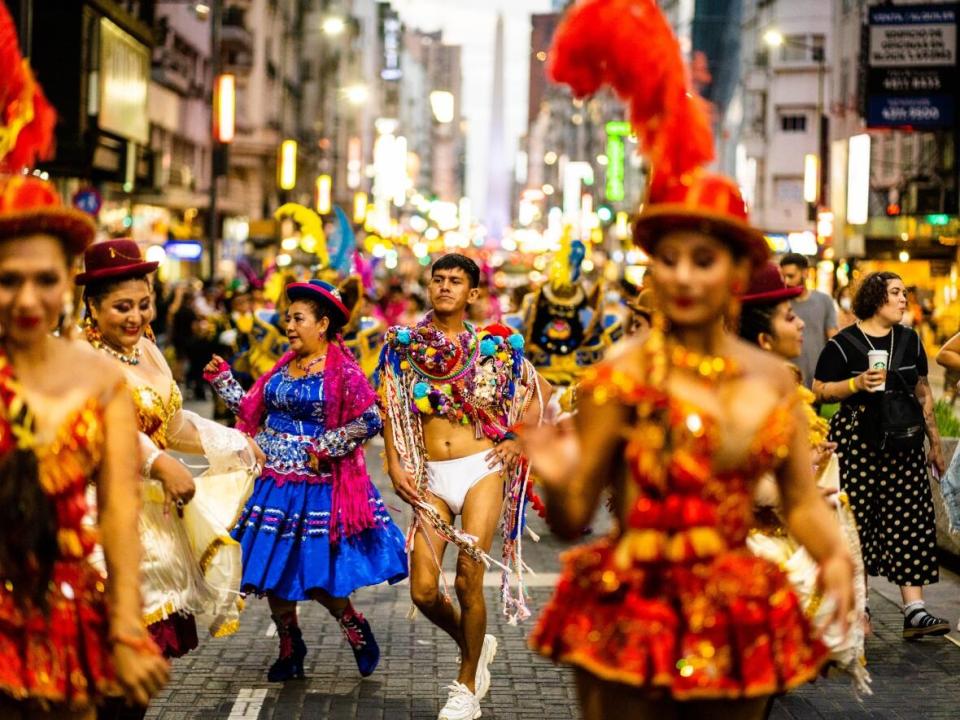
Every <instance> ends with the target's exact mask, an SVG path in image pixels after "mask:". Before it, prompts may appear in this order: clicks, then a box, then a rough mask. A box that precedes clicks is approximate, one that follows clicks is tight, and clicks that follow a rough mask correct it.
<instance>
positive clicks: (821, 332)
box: [780, 253, 838, 388]
mask: <svg viewBox="0 0 960 720" xmlns="http://www.w3.org/2000/svg"><path fill="white" fill-rule="evenodd" d="M809 267H810V263H809V261H808V260H807V258H805V257H804V256H803V255H800V254H798V253H789V254H787V255H784V256H783V259H782V260H780V271H781V272H782V273H783V281H784V282H785V283H786V285H787V287H799V288H803V293H802V294H801V295H799V296H798V297H797V298H796V299H795V300H794V301H793V312H794V313H795V314H796V315H797V316H798V317H799V318H800V319H801V320H803V352H801V353H800V355H799V356H797V357H795V358H794V359H793V361H792V362H793V364H794V365H796V366H797V367H798V368H800V374H801V375H802V376H803V384H804V385H806V386H807V387H808V388H809V387H810V386H811V385H812V384H813V371H814V370H815V369H816V367H817V358H818V357H820V352H821V351H822V350H823V348H824V346H825V345H826V344H827V340H829V339H830V338H832V337H833V336H834V335H836V334H837V332H838V328H837V308H836V307H835V306H834V304H833V298H831V297H830V296H829V295H827V294H826V293H822V292H820V291H819V290H810V289H809V288H808V287H807V278H806V276H807V270H808V268H809Z"/></svg>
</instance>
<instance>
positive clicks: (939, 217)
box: [927, 213, 950, 225]
mask: <svg viewBox="0 0 960 720" xmlns="http://www.w3.org/2000/svg"><path fill="white" fill-rule="evenodd" d="M927 222H928V223H930V224H931V225H949V224H950V216H949V215H947V214H945V213H935V214H933V215H927Z"/></svg>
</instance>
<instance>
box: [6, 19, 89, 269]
mask: <svg viewBox="0 0 960 720" xmlns="http://www.w3.org/2000/svg"><path fill="white" fill-rule="evenodd" d="M56 119H57V116H56V113H55V112H54V110H53V108H52V107H51V105H50V103H49V102H47V99H46V97H44V94H43V90H42V89H41V88H40V85H39V84H38V83H37V81H36V79H35V78H34V77H33V71H32V70H31V69H30V65H29V63H27V61H26V60H25V59H24V58H23V56H22V55H21V53H20V43H19V42H18V40H17V31H16V28H15V27H14V24H13V18H11V17H10V13H9V12H8V10H7V7H6V5H4V3H3V2H2V0H0V172H2V173H4V174H2V175H0V239H2V238H8V237H16V236H25V235H32V234H35V233H50V234H52V235H55V236H57V237H60V238H62V239H63V240H64V241H65V242H66V243H67V244H68V245H69V247H70V249H71V250H72V251H74V252H81V251H82V250H83V249H84V248H85V247H86V246H87V245H88V244H90V242H91V241H92V240H93V236H94V232H95V228H94V225H93V221H92V220H91V219H90V217H89V216H87V215H85V214H83V213H81V212H80V211H78V210H73V209H72V208H65V207H63V205H62V204H61V202H60V196H59V195H58V194H57V192H56V190H55V189H54V187H53V186H52V185H51V184H50V183H47V182H44V181H43V180H40V179H39V178H37V177H34V176H31V175H24V174H22V173H23V171H24V170H25V169H27V168H30V167H33V165H34V164H35V163H37V162H38V161H40V160H48V159H49V158H51V157H52V156H53V145H54V141H53V127H54V124H55V123H56Z"/></svg>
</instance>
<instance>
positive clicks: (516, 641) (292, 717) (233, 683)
mask: <svg viewBox="0 0 960 720" xmlns="http://www.w3.org/2000/svg"><path fill="white" fill-rule="evenodd" d="M369 467H370V468H371V472H373V473H374V475H375V477H376V479H377V481H378V484H379V485H380V486H381V488H385V487H387V485H386V481H385V480H384V478H383V476H382V474H381V473H380V470H379V468H380V463H379V462H370V464H369ZM384 494H385V495H386V496H387V501H388V502H389V503H390V504H393V505H395V504H396V502H395V501H394V500H393V498H392V493H389V492H385V493H384ZM532 525H533V528H534V530H536V531H537V532H538V533H539V534H540V535H541V537H542V538H543V540H542V542H541V543H539V544H534V543H527V545H526V546H525V548H524V559H525V560H526V561H527V562H528V563H529V564H530V565H531V566H532V567H533V568H534V569H535V570H537V571H538V572H539V573H541V574H543V573H556V572H558V570H559V561H558V555H559V553H560V552H561V551H562V549H563V548H564V546H563V545H562V544H561V543H559V542H558V541H556V540H555V539H553V538H552V537H551V536H550V535H549V533H548V532H546V531H545V530H544V528H543V527H542V524H541V523H540V522H539V519H534V520H533V521H532ZM447 559H448V563H447V565H448V566H450V567H451V568H452V565H453V554H452V553H448V558H447ZM942 582H943V583H944V584H947V583H952V584H953V588H954V592H953V596H954V597H957V598H960V582H958V579H957V576H956V575H954V574H952V573H950V572H949V571H944V572H943V574H942ZM944 590H947V588H944ZM485 592H486V599H487V606H488V609H489V611H490V617H489V631H490V632H493V633H495V634H496V635H497V637H498V638H499V641H500V649H499V652H498V653H497V656H496V660H495V662H494V664H493V665H492V666H491V674H492V678H493V684H492V687H491V690H490V695H489V696H488V697H487V699H486V700H485V701H484V703H483V717H484V718H485V720H491V719H492V720H531V718H533V719H535V720H572V719H573V718H576V717H578V713H577V709H576V692H575V688H574V683H573V673H572V671H571V670H570V669H569V668H558V667H556V666H554V665H553V664H551V663H550V662H549V661H547V660H545V659H544V658H541V657H539V656H536V655H534V654H533V653H531V652H530V651H529V650H528V649H527V645H526V636H527V634H529V632H530V630H531V628H532V621H528V622H527V623H525V624H524V625H522V626H519V627H516V626H511V625H509V624H508V623H507V622H506V621H505V619H504V618H503V616H502V615H501V614H500V613H499V612H498V611H497V608H498V588H496V587H492V586H491V587H487V588H486V590H485ZM530 594H531V599H530V606H531V609H532V610H533V611H534V613H536V612H537V610H538V609H539V608H541V607H542V606H543V605H544V603H545V602H546V601H547V600H548V599H549V597H550V595H551V589H550V588H549V587H532V588H531V589H530ZM354 602H355V604H356V606H357V607H358V608H359V609H360V610H361V611H362V612H363V613H364V614H365V615H366V616H367V618H368V619H369V620H370V622H371V624H372V626H373V629H374V632H375V633H376V635H377V638H378V642H379V643H380V646H381V650H382V653H383V656H382V659H381V664H380V667H379V668H378V669H377V671H376V673H375V674H374V675H373V676H371V677H370V678H367V679H361V678H360V677H359V675H358V674H357V671H356V664H355V662H354V658H353V654H352V652H351V651H350V648H349V646H348V645H347V644H346V642H344V640H343V637H342V635H341V634H340V632H339V631H338V630H337V629H336V626H335V625H333V624H332V621H331V619H330V616H329V614H328V613H327V612H326V611H325V610H324V609H323V608H322V607H320V606H319V605H317V604H312V603H303V604H301V607H300V613H301V621H300V625H301V627H302V628H303V629H304V635H305V639H306V641H307V645H308V648H309V650H308V655H307V660H306V673H307V677H306V679H304V680H302V681H300V680H298V681H292V682H289V683H286V684H278V683H269V682H267V680H266V674H267V669H268V668H269V666H270V664H271V663H272V662H273V660H274V658H275V657H276V651H277V639H276V637H275V636H273V637H268V636H267V629H268V628H269V627H270V626H271V622H270V617H269V615H270V613H269V609H268V607H267V603H266V601H264V600H257V599H250V600H249V602H248V605H247V609H246V610H245V611H244V614H243V616H242V618H241V627H240V630H239V631H238V632H237V633H236V634H235V635H234V636H232V637H230V638H223V639H216V640H214V639H208V640H206V641H204V642H202V644H201V647H200V648H198V649H197V650H196V651H194V652H193V653H191V654H189V655H187V656H186V657H184V658H182V659H180V660H177V661H175V662H174V664H173V677H172V680H171V683H170V687H169V688H167V689H166V690H165V691H164V692H163V693H162V694H161V695H160V696H159V697H158V698H156V699H155V700H154V702H153V703H152V705H151V707H150V710H149V712H148V714H147V718H148V720H194V719H199V718H203V720H208V719H210V718H219V719H221V720H231V719H233V720H254V719H256V720H299V719H300V718H304V719H311V720H312V719H313V718H317V719H320V718H323V719H324V720H327V719H329V720H357V719H359V720H420V719H423V720H436V717H437V713H438V712H439V710H440V708H441V706H442V704H443V702H444V701H445V700H446V690H445V686H446V685H447V684H449V683H450V682H451V681H452V680H453V679H454V678H455V677H456V670H457V664H456V649H455V648H454V647H453V644H452V641H451V640H450V639H449V638H448V637H447V636H446V635H445V634H444V633H443V632H442V631H440V630H438V629H437V628H435V627H433V626H432V625H431V624H430V623H429V622H428V621H427V620H426V619H425V618H423V617H422V616H418V617H417V618H416V619H415V620H414V621H412V622H411V621H409V620H408V619H407V612H408V610H409V609H410V600H409V586H407V585H401V586H394V587H389V586H381V587H377V588H364V589H362V590H360V591H358V592H357V593H356V595H355V596H354ZM870 607H871V610H872V612H873V619H874V627H875V630H876V633H875V635H874V637H872V638H870V639H869V640H868V644H867V657H868V659H869V669H870V672H871V673H872V674H873V678H874V685H873V687H874V695H873V696H871V697H866V698H863V699H862V700H858V699H857V698H855V696H854V695H853V692H852V690H851V687H850V684H849V682H847V681H845V680H844V679H842V678H837V679H832V678H831V679H827V680H823V679H821V680H818V681H817V682H815V683H813V684H810V685H807V686H805V687H803V688H800V689H798V690H796V691H795V692H793V693H791V694H790V695H788V696H786V697H784V698H781V699H778V700H777V701H776V703H775V705H774V708H773V711H772V715H771V719H772V720H820V719H830V720H833V719H837V720H840V719H842V720H940V719H943V720H947V718H950V719H951V720H955V719H956V718H958V717H960V690H958V689H957V688H958V685H957V678H958V677H960V647H958V646H957V645H955V644H953V643H951V642H950V641H949V640H947V639H944V638H931V639H927V640H921V641H918V642H904V641H903V640H902V639H901V637H900V633H901V623H902V616H901V615H900V612H899V608H898V607H897V606H896V605H894V604H893V603H892V602H890V601H889V600H887V599H886V598H885V597H884V596H883V595H881V594H879V593H878V592H877V591H872V592H871V598H870ZM953 612H954V614H952V615H951V616H950V617H951V619H952V620H953V619H955V618H956V612H957V611H956V610H955V609H954V610H953ZM624 720H626V719H624Z"/></svg>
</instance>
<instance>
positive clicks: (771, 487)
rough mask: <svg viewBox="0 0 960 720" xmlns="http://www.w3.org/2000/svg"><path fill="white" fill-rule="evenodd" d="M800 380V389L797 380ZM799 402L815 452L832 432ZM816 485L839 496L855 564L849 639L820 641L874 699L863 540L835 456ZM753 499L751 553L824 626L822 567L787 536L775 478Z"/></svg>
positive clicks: (804, 393) (834, 632) (834, 630)
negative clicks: (772, 568) (782, 577)
mask: <svg viewBox="0 0 960 720" xmlns="http://www.w3.org/2000/svg"><path fill="white" fill-rule="evenodd" d="M791 367H793V366H791ZM797 380H798V383H799V377H798V378H797ZM797 396H798V398H799V402H800V404H801V406H802V407H803V411H804V415H805V416H806V418H807V425H808V428H809V442H810V447H811V448H814V449H815V448H817V447H818V446H819V445H821V444H822V443H823V442H825V441H826V439H827V434H828V432H829V429H830V426H829V424H828V423H827V421H826V420H825V419H823V418H821V417H820V416H819V415H817V413H816V412H815V411H814V409H813V403H814V400H815V399H816V398H815V397H814V395H813V393H812V392H810V390H808V389H807V388H806V387H804V386H803V385H798V386H797ZM817 484H818V486H819V487H821V488H824V489H829V490H832V491H835V492H836V495H834V496H832V497H830V498H829V499H828V503H829V504H830V506H831V507H832V508H833V510H834V512H835V514H836V518H837V523H838V525H839V526H840V530H841V534H842V536H843V539H844V543H845V545H846V547H847V552H848V553H849V554H850V558H851V560H852V562H853V587H854V590H855V592H854V607H853V612H854V616H855V618H856V620H855V621H854V622H851V623H850V624H849V626H848V628H847V632H846V633H842V632H840V629H839V628H838V627H836V626H830V627H826V628H825V629H824V631H823V633H822V634H821V635H820V640H821V641H822V642H823V644H824V645H826V646H827V648H828V649H829V650H830V660H831V662H832V663H833V664H834V665H835V667H836V668H838V669H839V670H841V671H842V672H844V673H847V674H848V675H849V676H850V677H851V678H852V679H853V683H854V688H855V689H856V691H857V692H859V693H863V694H866V695H869V694H872V691H871V690H870V682H871V678H870V673H869V672H867V668H866V656H865V654H864V629H863V624H862V622H860V619H861V618H863V617H864V615H865V612H866V604H867V596H866V582H865V580H866V578H865V576H864V567H863V557H862V554H861V550H860V535H859V533H858V532H857V523H856V520H855V519H854V517H853V511H852V510H851V509H850V500H849V498H848V497H847V494H846V493H845V492H842V491H839V490H840V466H839V464H838V462H837V458H836V456H835V455H831V456H830V459H829V461H828V462H827V463H826V464H825V465H824V466H823V467H822V468H821V469H820V472H819V476H818V478H817ZM837 491H839V492H837ZM755 498H756V499H757V503H758V507H757V510H756V514H757V521H758V522H757V527H756V528H753V529H752V530H751V531H750V535H749V537H748V538H747V547H749V548H750V550H751V551H752V552H753V553H754V554H755V555H757V556H759V557H762V558H766V559H767V560H769V561H771V562H774V563H776V564H777V566H778V567H779V568H780V569H781V570H783V572H784V573H786V575H787V577H788V578H789V580H790V583H791V584H792V585H793V588H794V590H796V592H797V594H798V595H799V598H800V604H801V606H802V607H803V610H804V612H805V613H806V614H807V617H808V618H810V620H811V622H813V623H814V624H816V625H823V624H825V623H826V621H827V620H828V619H829V615H830V613H831V611H832V608H831V607H830V606H829V605H828V604H825V603H824V602H823V595H822V593H821V592H820V590H819V588H818V575H819V566H818V565H817V562H816V560H814V559H813V558H812V557H811V556H810V553H809V552H807V550H806V548H804V547H803V546H802V545H800V544H799V543H798V542H797V541H796V540H794V539H793V538H792V537H791V536H790V534H789V532H788V531H787V528H786V525H785V524H784V522H783V520H782V518H781V516H780V512H779V505H780V499H779V492H778V490H777V487H776V481H775V480H774V478H773V477H772V476H770V475H767V476H765V477H763V478H761V479H760V481H759V484H758V486H757V492H756V493H755Z"/></svg>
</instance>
